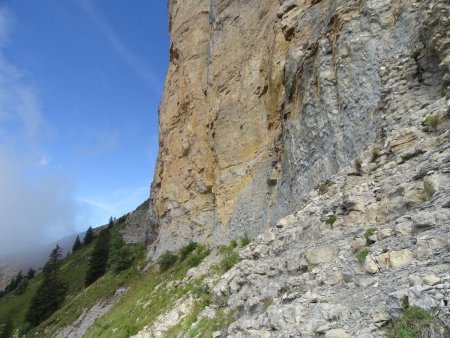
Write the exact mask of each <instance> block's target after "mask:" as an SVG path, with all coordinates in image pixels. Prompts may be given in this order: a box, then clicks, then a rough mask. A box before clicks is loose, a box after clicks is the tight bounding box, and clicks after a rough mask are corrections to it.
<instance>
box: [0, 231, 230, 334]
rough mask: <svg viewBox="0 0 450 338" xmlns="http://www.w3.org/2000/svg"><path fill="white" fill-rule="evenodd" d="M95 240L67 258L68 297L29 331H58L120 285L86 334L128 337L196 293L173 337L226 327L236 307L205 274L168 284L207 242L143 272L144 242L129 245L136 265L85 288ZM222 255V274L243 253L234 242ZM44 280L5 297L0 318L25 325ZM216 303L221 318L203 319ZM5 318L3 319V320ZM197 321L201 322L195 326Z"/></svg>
mask: <svg viewBox="0 0 450 338" xmlns="http://www.w3.org/2000/svg"><path fill="white" fill-rule="evenodd" d="M113 231H115V229H114V230H113ZM93 245H94V243H92V244H91V245H90V246H88V247H85V248H81V249H80V250H79V251H77V252H75V253H74V254H73V255H71V256H69V257H67V258H65V259H64V260H63V262H62V268H61V275H62V279H63V280H64V281H66V282H67V284H68V288H69V293H68V296H67V299H66V301H65V302H64V304H63V306H62V307H61V308H60V309H59V310H58V311H56V312H55V313H54V314H53V315H52V317H50V318H49V319H47V320H46V321H44V322H43V323H41V325H39V326H38V327H36V328H32V329H31V330H29V331H28V332H27V334H26V337H29V338H31V337H43V338H45V337H52V336H54V335H55V334H56V333H57V332H58V331H60V330H61V329H62V328H63V327H66V326H68V325H70V324H72V323H73V322H74V321H75V320H76V319H77V318H78V317H79V316H80V315H81V314H82V313H83V312H84V311H86V310H88V309H89V308H91V307H92V306H93V305H95V304H97V303H98V302H100V301H102V300H105V299H107V298H109V297H110V296H112V295H113V294H114V293H115V291H116V290H117V289H118V288H119V287H125V288H127V292H126V293H125V294H124V295H123V296H122V297H121V298H120V299H119V300H118V302H117V303H116V304H115V305H114V306H113V308H112V309H111V310H110V311H109V312H108V313H106V314H105V315H104V316H103V317H101V318H99V319H98V320H97V321H96V322H95V323H94V325H93V326H92V327H91V328H90V329H89V331H88V332H87V333H86V334H85V336H84V337H112V336H114V337H118V338H121V337H123V338H125V337H129V336H130V335H133V334H136V333H137V332H139V331H141V330H142V329H143V328H144V327H145V326H149V325H151V324H152V323H153V322H154V321H155V320H156V318H158V316H159V315H161V314H163V313H166V312H168V311H169V310H170V309H172V308H173V307H174V306H175V304H176V302H177V301H178V300H179V299H182V298H183V297H185V296H187V295H188V294H192V295H193V297H194V299H195V301H194V305H193V307H192V309H191V313H190V314H189V315H187V316H186V317H185V318H183V319H182V320H181V321H180V323H178V325H176V327H174V328H172V329H171V330H170V332H169V333H168V335H166V336H168V337H171V336H174V335H172V333H174V334H175V332H182V333H183V334H182V335H181V336H183V337H184V336H186V337H187V336H192V337H193V336H200V337H208V336H211V334H212V332H214V331H218V330H222V329H224V328H226V327H227V326H228V325H229V323H230V322H231V321H232V318H233V313H232V312H230V311H228V310H227V309H226V304H227V299H225V298H226V297H213V294H212V292H211V290H210V289H209V287H208V286H206V284H204V283H203V280H202V279H200V280H194V281H191V282H189V283H181V284H178V283H176V284H173V283H172V285H173V286H172V287H170V288H169V287H168V284H169V283H170V282H172V281H181V280H182V279H183V278H184V277H185V276H186V273H187V271H188V270H189V269H190V268H192V267H193V266H197V265H199V264H200V263H201V262H202V261H203V259H204V258H205V257H207V256H208V255H209V253H210V250H209V249H208V248H207V247H205V246H203V245H198V244H195V247H194V245H191V244H189V245H188V246H186V247H185V248H182V249H180V251H179V252H177V257H180V256H181V255H183V256H184V260H181V259H177V260H176V261H175V262H174V263H173V265H171V266H170V267H168V268H167V270H165V271H163V272H161V271H160V269H159V268H158V264H155V265H154V266H153V267H151V268H150V269H149V270H147V271H145V272H143V271H142V267H143V266H144V264H145V263H146V261H145V258H144V256H145V248H144V246H143V245H130V250H131V251H132V254H133V257H134V260H133V262H134V263H133V266H132V267H131V268H129V269H128V270H125V271H122V272H120V273H117V274H114V273H113V272H112V271H108V272H107V273H106V274H105V275H104V276H103V277H101V278H100V279H98V280H97V281H96V282H95V283H93V284H92V285H90V286H89V287H88V288H84V287H83V285H84V276H85V273H86V271H87V268H88V260H89V255H90V252H91V251H92V248H93ZM188 247H189V248H188ZM174 255H175V254H174ZM221 255H222V259H221V260H220V262H219V263H218V264H217V266H216V267H215V268H214V269H211V270H210V272H209V273H208V274H209V275H210V274H219V273H220V274H221V273H223V272H225V271H227V270H228V269H230V268H231V267H232V266H234V264H236V263H237V262H238V260H239V256H238V254H237V253H236V252H234V250H233V248H232V247H231V246H230V247H226V248H224V249H222V251H221ZM40 282H41V277H40V276H37V277H35V278H34V279H32V280H31V281H30V283H29V286H28V288H27V289H26V290H25V292H24V294H22V295H20V296H16V295H8V296H6V297H4V298H3V299H0V319H4V322H6V321H7V319H8V318H9V315H10V314H14V315H13V316H12V318H11V319H12V321H13V325H14V328H19V327H21V325H22V324H23V321H24V317H25V314H26V312H27V310H28V304H29V303H30V300H31V298H32V297H33V295H34V293H35V292H36V289H37V287H38V285H39V283H40ZM211 303H214V304H215V306H216V308H217V309H218V310H217V316H216V318H215V319H213V320H209V319H207V318H202V319H198V315H199V314H200V312H201V311H202V310H203V309H204V308H205V307H206V306H208V305H209V304H211ZM1 323H2V321H1V320H0V325H1ZM193 323H196V324H195V325H194V326H192V324H193Z"/></svg>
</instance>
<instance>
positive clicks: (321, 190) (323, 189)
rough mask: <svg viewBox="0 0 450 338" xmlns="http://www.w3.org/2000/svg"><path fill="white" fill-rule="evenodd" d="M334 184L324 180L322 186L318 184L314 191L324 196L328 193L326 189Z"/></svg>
mask: <svg viewBox="0 0 450 338" xmlns="http://www.w3.org/2000/svg"><path fill="white" fill-rule="evenodd" d="M333 184H334V182H333V181H331V180H326V181H325V182H323V183H322V184H319V185H318V186H317V187H316V189H317V190H318V191H319V193H320V194H321V195H323V194H325V193H326V192H327V191H328V188H329V187H331V186H332V185H333Z"/></svg>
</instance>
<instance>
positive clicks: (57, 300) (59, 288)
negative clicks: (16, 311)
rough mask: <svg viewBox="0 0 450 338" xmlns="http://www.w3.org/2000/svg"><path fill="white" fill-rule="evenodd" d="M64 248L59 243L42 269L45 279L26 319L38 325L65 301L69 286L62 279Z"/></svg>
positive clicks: (32, 301)
mask: <svg viewBox="0 0 450 338" xmlns="http://www.w3.org/2000/svg"><path fill="white" fill-rule="evenodd" d="M61 255H62V250H61V247H60V246H59V245H57V246H56V247H55V248H54V249H53V250H52V252H51V253H50V256H49V259H48V261H47V263H46V264H45V266H44V269H43V270H42V276H43V280H42V283H41V284H40V286H39V288H38V289H37V291H36V294H35V295H34V297H33V299H32V300H31V305H30V309H29V310H28V313H27V315H26V321H27V322H29V323H30V324H31V325H32V326H36V325H38V324H39V323H41V322H42V321H44V320H45V319H47V318H48V317H50V315H51V314H52V313H53V312H55V311H56V310H57V309H58V308H59V307H60V306H61V304H62V303H63V301H64V297H65V295H66V293H67V286H66V285H65V284H64V283H63V282H62V281H61V278H60V267H61Z"/></svg>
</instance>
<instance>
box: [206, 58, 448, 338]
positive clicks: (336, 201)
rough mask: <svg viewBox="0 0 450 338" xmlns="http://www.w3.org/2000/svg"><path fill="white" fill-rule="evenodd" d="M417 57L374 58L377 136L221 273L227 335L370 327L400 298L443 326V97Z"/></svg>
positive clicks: (351, 331)
mask: <svg viewBox="0 0 450 338" xmlns="http://www.w3.org/2000/svg"><path fill="white" fill-rule="evenodd" d="M417 67H418V66H417V64H416V62H415V60H414V58H413V57H411V56H409V55H398V56H397V57H396V58H395V59H394V60H391V61H390V62H389V64H386V65H384V66H382V67H381V68H380V73H381V78H382V81H383V88H384V96H385V97H384V101H383V103H384V104H383V106H382V107H381V109H382V111H383V124H384V139H383V140H381V141H380V143H379V144H374V145H373V148H371V149H368V150H367V152H366V153H365V154H364V155H362V156H361V157H360V160H356V161H355V164H354V166H353V167H348V168H346V169H345V170H343V171H341V172H340V173H339V174H338V175H336V176H334V177H331V178H330V180H329V181H327V182H325V183H324V184H323V185H322V186H320V187H318V189H317V190H315V191H313V192H312V193H311V194H310V200H309V202H308V203H307V204H305V205H304V206H303V207H302V208H301V209H299V210H298V211H297V212H295V213H294V214H292V215H289V216H287V217H285V218H283V219H281V220H280V221H279V222H278V223H277V224H276V226H274V227H273V228H272V229H270V231H268V232H266V233H264V234H262V235H260V236H258V238H257V239H256V240H255V241H254V242H252V243H251V244H250V245H249V246H248V248H246V249H245V250H244V251H242V252H241V257H242V261H241V262H240V263H239V264H238V265H236V266H235V267H234V268H233V269H232V270H230V271H229V272H228V273H226V274H225V275H224V276H223V277H222V278H221V280H220V282H219V283H218V284H217V286H216V287H215V288H214V292H215V293H216V294H217V295H221V296H228V297H229V298H228V306H229V307H230V308H231V309H233V310H235V311H236V314H237V315H236V321H235V322H234V323H232V324H231V326H230V327H229V328H228V336H230V337H312V336H316V335H317V336H319V335H325V337H382V336H383V335H384V326H385V325H386V324H387V322H388V321H389V320H390V319H392V318H396V317H399V316H400V315H401V314H402V312H403V306H404V302H409V304H410V305H414V306H419V307H421V308H424V309H427V310H430V311H432V312H434V313H436V314H437V315H438V316H439V318H440V319H441V320H442V322H444V323H445V325H446V326H447V327H450V308H449V305H448V302H449V293H450V130H449V126H450V123H449V114H450V100H449V99H450V97H449V96H447V97H446V98H445V97H443V98H440V96H439V93H436V92H435V93H433V92H432V90H433V87H431V86H426V85H424V83H423V82H419V81H415V80H414V78H415V76H416V75H415V74H417ZM423 81H425V83H426V81H427V79H425V80H423ZM430 81H431V80H430ZM434 90H435V89H434ZM430 97H433V98H434V99H432V100H429V98H430ZM365 254H367V256H366V257H365V259H364V256H365ZM358 257H359V259H360V262H359V261H358V259H357V258H358ZM435 336H436V337H444V336H448V332H440V333H439V332H438V333H436V335H435Z"/></svg>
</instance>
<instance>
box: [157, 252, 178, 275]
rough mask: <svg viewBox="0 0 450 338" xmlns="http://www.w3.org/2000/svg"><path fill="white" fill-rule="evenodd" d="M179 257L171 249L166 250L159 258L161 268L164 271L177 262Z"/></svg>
mask: <svg viewBox="0 0 450 338" xmlns="http://www.w3.org/2000/svg"><path fill="white" fill-rule="evenodd" d="M177 259H178V257H177V256H176V255H174V254H173V253H172V252H170V251H166V252H165V253H164V254H163V255H162V256H161V257H160V258H159V260H158V265H159V270H160V271H162V272H164V271H167V270H169V269H170V267H172V265H174V264H175V263H176V262H177Z"/></svg>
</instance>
